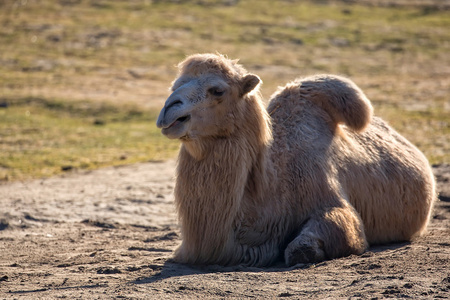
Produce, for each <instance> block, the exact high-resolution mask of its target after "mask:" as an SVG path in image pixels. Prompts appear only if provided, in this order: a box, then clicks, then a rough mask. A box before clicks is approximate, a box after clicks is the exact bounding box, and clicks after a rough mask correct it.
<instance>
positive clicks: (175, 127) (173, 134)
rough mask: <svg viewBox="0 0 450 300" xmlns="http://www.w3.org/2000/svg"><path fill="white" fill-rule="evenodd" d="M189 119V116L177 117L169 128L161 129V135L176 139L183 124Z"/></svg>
mask: <svg viewBox="0 0 450 300" xmlns="http://www.w3.org/2000/svg"><path fill="white" fill-rule="evenodd" d="M190 119H191V115H185V116H182V117H179V118H178V119H176V120H175V121H173V122H172V123H171V124H170V125H169V126H167V127H164V128H162V130H161V132H162V134H164V135H166V136H167V137H169V138H177V133H178V131H179V130H180V129H182V127H183V126H181V125H183V124H184V123H186V122H188V121H189V120H190Z"/></svg>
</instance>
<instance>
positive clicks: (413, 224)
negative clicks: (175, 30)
mask: <svg viewBox="0 0 450 300" xmlns="http://www.w3.org/2000/svg"><path fill="white" fill-rule="evenodd" d="M208 76H209V77H208ZM215 76H218V77H220V80H224V81H225V82H226V83H227V84H228V85H229V87H230V90H229V92H228V93H227V96H226V97H225V98H224V99H221V100H220V101H215V102H211V103H212V104H211V103H210V104H205V103H206V102H208V101H211V100H208V99H207V98H202V99H191V100H190V101H189V103H190V104H189V105H190V106H189V109H190V111H191V114H192V116H193V117H192V118H191V120H190V121H189V122H192V123H189V122H187V123H186V124H187V125H186V126H187V127H186V128H187V129H183V130H186V134H185V135H184V136H183V137H182V138H181V142H182V146H181V149H180V154H179V158H178V167H177V176H176V188H175V203H176V207H177V211H178V215H179V219H180V223H181V231H182V244H181V246H180V247H179V249H178V250H177V251H176V253H175V257H174V259H175V261H178V262H180V263H189V264H220V265H236V264H246V265H255V266H265V265H269V264H271V263H273V262H274V261H275V260H277V259H282V258H283V257H284V260H285V261H286V263H287V264H289V265H293V264H296V263H308V262H317V261H321V260H324V259H331V258H336V257H341V256H346V255H350V254H361V253H363V252H364V251H365V250H366V248H367V247H368V244H372V243H387V242H394V241H407V240H410V239H411V238H413V237H414V236H416V235H420V234H421V233H422V232H424V230H425V228H426V225H427V222H428V220H429V217H430V212H431V208H432V203H433V201H434V199H435V187H434V178H433V176H432V173H431V170H430V167H429V164H428V162H427V160H426V158H425V157H424V155H423V154H422V153H421V152H420V151H419V150H418V149H417V148H416V147H414V146H413V145H412V144H410V143H409V142H408V141H407V140H406V139H405V138H403V137H402V136H400V135H399V134H398V133H397V132H395V131H394V130H393V129H392V128H390V127H389V126H388V125H387V124H386V123H385V122H384V121H382V120H381V119H379V118H376V117H372V106H371V104H370V101H369V100H368V99H367V98H366V96H365V95H364V93H363V92H362V91H361V90H360V89H359V88H358V87H357V86H356V85H355V84H354V83H353V82H352V81H350V80H349V79H346V78H343V77H338V76H331V75H318V76H313V77H308V78H304V79H298V80H296V81H294V82H291V83H289V84H288V85H286V86H285V87H284V88H280V89H279V91H278V92H277V93H275V94H274V95H273V96H272V98H271V100H270V102H269V106H268V108H267V109H265V107H264V105H263V101H262V99H261V96H260V94H259V92H258V81H259V79H258V77H257V76H255V75H252V74H248V73H247V71H246V70H245V69H244V68H243V67H242V66H240V65H238V64H237V62H236V61H232V60H229V59H227V58H226V57H224V56H221V55H216V54H202V55H200V54H198V55H194V56H191V57H188V58H187V59H186V60H185V61H183V62H182V63H181V64H180V74H179V77H178V79H180V78H183V80H185V81H186V80H189V79H192V78H195V79H196V80H199V78H202V77H208V78H212V79H208V80H214V78H215ZM178 82H179V81H178ZM200 82H201V80H200ZM176 85H177V80H175V81H174V87H173V90H174V92H175V91H176V90H177V86H176ZM205 88H206V87H205ZM197 89H199V91H197V92H198V95H203V94H202V92H201V87H197ZM190 97H192V95H190ZM205 105H208V112H213V113H216V112H217V116H212V117H211V118H207V117H206V116H204V115H202V113H204V112H205V111H206V110H205V107H206V106H205ZM210 105H213V107H212V108H211V107H210ZM194 116H198V120H194ZM160 118H161V119H162V121H164V120H163V118H164V115H162V116H160ZM204 120H214V121H209V122H213V123H214V124H208V122H204ZM196 122H200V123H196ZM202 122H203V123H202ZM193 124H197V125H195V126H194V125H193ZM198 124H201V125H198ZM189 126H191V127H189ZM202 126H203V127H202ZM194 127H195V128H197V129H196V130H198V128H204V129H205V131H204V134H202V132H201V131H200V132H197V133H196V134H195V135H190V130H191V129H190V128H194ZM222 127H223V128H222Z"/></svg>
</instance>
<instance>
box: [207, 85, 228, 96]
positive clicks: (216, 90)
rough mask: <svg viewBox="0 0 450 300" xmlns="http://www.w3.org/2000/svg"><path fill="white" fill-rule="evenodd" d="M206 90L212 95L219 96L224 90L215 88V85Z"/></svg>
mask: <svg viewBox="0 0 450 300" xmlns="http://www.w3.org/2000/svg"><path fill="white" fill-rule="evenodd" d="M208 92H209V93H210V94H211V95H213V96H214V97H221V96H223V94H225V91H224V90H222V89H220V88H217V87H212V88H210V89H209V90H208Z"/></svg>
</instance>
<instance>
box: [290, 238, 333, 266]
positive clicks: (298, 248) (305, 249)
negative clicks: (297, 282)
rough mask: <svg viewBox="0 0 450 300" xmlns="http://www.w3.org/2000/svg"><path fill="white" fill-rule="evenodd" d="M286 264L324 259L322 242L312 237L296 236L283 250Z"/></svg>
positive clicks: (291, 264)
mask: <svg viewBox="0 0 450 300" xmlns="http://www.w3.org/2000/svg"><path fill="white" fill-rule="evenodd" d="M284 258H285V261H286V264H287V265H288V266H293V265H296V264H306V263H315V262H320V261H323V260H325V259H326V256H325V251H324V250H323V242H322V241H321V240H319V239H317V238H314V237H308V236H305V235H299V236H297V237H296V238H295V239H294V240H293V241H292V242H290V243H289V245H288V246H287V248H286V250H285V251H284Z"/></svg>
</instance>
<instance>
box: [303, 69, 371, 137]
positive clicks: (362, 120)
mask: <svg viewBox="0 0 450 300" xmlns="http://www.w3.org/2000/svg"><path fill="white" fill-rule="evenodd" d="M300 92H301V94H302V95H303V96H306V98H307V99H309V100H310V101H312V102H314V103H316V104H318V105H319V106H321V107H322V108H323V109H324V110H325V111H326V112H327V113H328V114H329V115H330V116H331V118H332V119H333V120H334V121H335V122H336V123H344V124H345V125H347V127H349V128H350V129H353V130H355V131H362V130H364V129H365V128H366V127H367V125H368V124H369V123H370V120H371V119H372V113H373V108H372V105H371V103H370V100H369V99H367V97H366V95H365V94H364V93H363V91H362V90H361V89H360V88H359V87H358V86H357V85H356V84H355V83H354V82H353V81H351V80H350V79H347V78H344V77H341V76H336V75H316V76H312V77H307V78H304V79H302V80H300Z"/></svg>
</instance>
